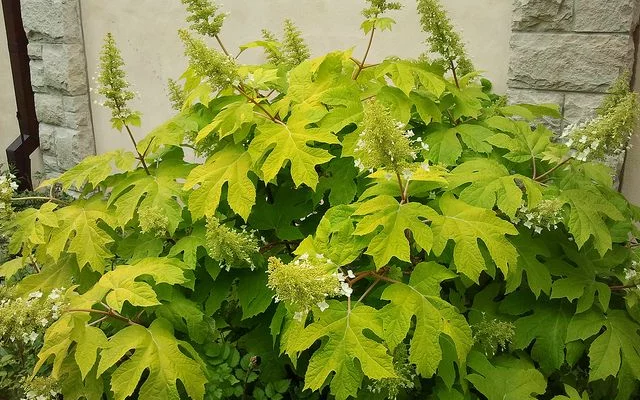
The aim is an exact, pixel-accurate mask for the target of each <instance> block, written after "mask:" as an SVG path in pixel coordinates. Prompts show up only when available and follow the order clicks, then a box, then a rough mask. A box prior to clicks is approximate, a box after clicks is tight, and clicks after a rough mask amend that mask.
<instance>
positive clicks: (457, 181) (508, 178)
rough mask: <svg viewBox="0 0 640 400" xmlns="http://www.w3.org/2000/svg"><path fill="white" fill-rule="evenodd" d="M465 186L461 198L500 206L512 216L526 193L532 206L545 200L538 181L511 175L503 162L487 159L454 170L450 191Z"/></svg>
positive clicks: (479, 204) (467, 163)
mask: <svg viewBox="0 0 640 400" xmlns="http://www.w3.org/2000/svg"><path fill="white" fill-rule="evenodd" d="M462 186H464V189H463V190H462V191H461V192H460V200H462V201H464V202H466V203H468V204H470V205H472V206H477V207H482V208H488V209H493V207H494V206H497V207H498V208H499V209H500V210H501V211H502V212H504V213H505V214H507V215H508V216H509V217H511V218H513V217H515V215H516V211H518V209H519V208H520V207H521V206H522V202H523V197H525V192H526V198H527V205H528V207H529V208H533V207H535V206H536V204H537V203H538V202H539V201H540V200H541V199H542V192H541V190H540V187H539V184H538V183H536V182H535V181H534V180H533V179H531V178H529V177H526V176H523V175H518V174H514V175H512V174H510V173H509V171H508V170H507V168H506V167H505V166H504V165H502V164H500V163H498V162H497V161H495V160H492V159H488V158H478V159H474V160H470V161H467V162H465V163H463V164H460V165H459V166H457V167H456V168H454V169H453V171H451V175H450V177H449V190H453V189H455V188H457V187H462ZM523 189H524V190H523Z"/></svg>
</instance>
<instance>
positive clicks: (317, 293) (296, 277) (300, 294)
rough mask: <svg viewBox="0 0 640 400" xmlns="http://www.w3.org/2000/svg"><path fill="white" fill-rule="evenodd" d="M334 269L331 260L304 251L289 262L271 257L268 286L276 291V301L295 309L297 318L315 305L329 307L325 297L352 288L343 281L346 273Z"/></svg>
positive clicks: (336, 294)
mask: <svg viewBox="0 0 640 400" xmlns="http://www.w3.org/2000/svg"><path fill="white" fill-rule="evenodd" d="M336 271H337V268H336V266H335V265H334V264H333V262H331V260H329V259H327V258H325V257H324V256H323V255H322V254H318V255H316V256H309V255H308V254H303V255H301V256H300V257H298V258H297V259H295V260H294V261H292V262H290V263H288V264H285V263H283V262H282V261H281V260H280V259H278V258H276V257H271V258H269V269H268V271H267V272H268V274H269V280H268V283H267V286H269V287H270V288H271V289H272V290H274V291H275V292H276V297H275V300H276V302H279V301H284V302H285V303H286V304H287V305H289V306H291V307H292V308H293V309H295V310H297V312H296V317H297V318H302V317H303V316H304V315H306V312H308V311H309V310H311V309H312V308H313V307H314V306H317V307H319V308H320V310H321V311H324V310H325V309H326V308H328V307H329V305H328V304H327V302H326V299H327V298H330V297H335V296H338V295H340V294H345V295H347V296H350V295H351V292H352V289H351V288H350V287H349V285H348V283H346V282H345V281H346V277H345V276H344V275H343V274H342V273H337V272H336ZM351 274H352V273H351ZM351 276H354V275H351ZM354 277H355V276H354Z"/></svg>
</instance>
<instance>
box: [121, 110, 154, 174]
mask: <svg viewBox="0 0 640 400" xmlns="http://www.w3.org/2000/svg"><path fill="white" fill-rule="evenodd" d="M122 122H123V124H124V127H125V129H126V130H127V133H128V134H129V139H131V141H132V142H133V148H134V149H136V153H138V160H140V163H142V167H143V168H144V172H146V173H147V175H149V176H151V172H149V167H147V163H146V161H144V156H143V155H142V154H141V153H140V151H139V150H138V143H137V142H136V139H135V138H134V137H133V133H131V129H129V125H127V123H126V122H124V121H122ZM149 144H151V143H149Z"/></svg>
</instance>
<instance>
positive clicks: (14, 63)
mask: <svg viewBox="0 0 640 400" xmlns="http://www.w3.org/2000/svg"><path fill="white" fill-rule="evenodd" d="M2 11H3V15H4V22H5V27H6V31H7V42H8V44H9V59H10V62H11V72H12V75H13V87H14V91H15V95H16V107H17V112H16V117H17V119H18V126H19V128H20V132H19V136H18V138H17V139H16V140H15V141H14V142H13V143H12V144H11V145H10V146H9V147H8V148H7V150H6V152H7V160H8V161H9V164H11V166H12V167H13V168H15V173H16V176H17V177H18V180H19V184H20V189H23V190H24V189H32V188H33V184H32V182H31V160H30V158H29V156H30V155H31V154H32V153H33V152H34V151H35V150H36V149H37V148H38V146H40V138H39V131H38V118H37V116H36V107H35V101H34V97H33V88H32V87H31V71H30V69H29V54H28V52H27V44H28V39H27V35H26V33H25V30H24V26H23V24H22V15H21V13H20V0H2ZM1 134H3V135H8V134H10V133H9V132H2V133H1Z"/></svg>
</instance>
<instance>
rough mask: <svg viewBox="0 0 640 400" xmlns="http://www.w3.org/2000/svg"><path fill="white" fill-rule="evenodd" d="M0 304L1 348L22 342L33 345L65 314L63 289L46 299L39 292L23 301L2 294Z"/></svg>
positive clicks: (33, 293) (56, 290) (22, 298)
mask: <svg viewBox="0 0 640 400" xmlns="http://www.w3.org/2000/svg"><path fill="white" fill-rule="evenodd" d="M3 297H4V298H3V299H2V300H0V346H2V345H4V344H12V343H16V342H22V343H24V344H27V345H33V344H34V343H35V342H36V341H37V340H38V339H41V338H42V336H43V334H44V331H45V330H46V328H48V327H49V326H50V325H51V324H52V323H54V322H55V321H56V320H57V319H58V318H60V315H61V314H62V312H63V311H64V308H65V302H64V288H60V289H54V290H52V291H51V292H50V293H49V294H48V295H47V296H45V295H44V293H42V292H41V291H36V292H32V293H30V294H29V295H27V296H26V297H16V298H12V297H11V296H9V295H7V294H5V295H4V296H3Z"/></svg>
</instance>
